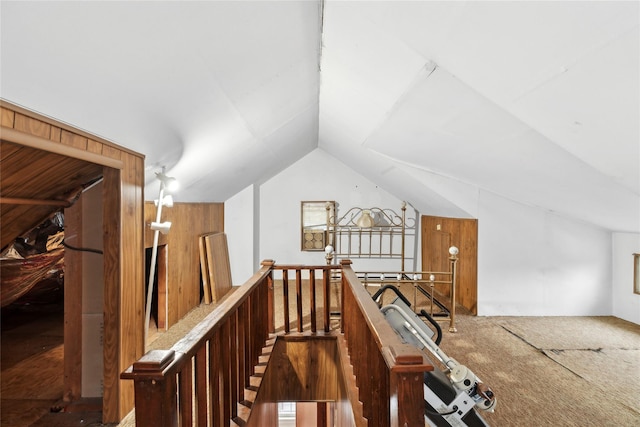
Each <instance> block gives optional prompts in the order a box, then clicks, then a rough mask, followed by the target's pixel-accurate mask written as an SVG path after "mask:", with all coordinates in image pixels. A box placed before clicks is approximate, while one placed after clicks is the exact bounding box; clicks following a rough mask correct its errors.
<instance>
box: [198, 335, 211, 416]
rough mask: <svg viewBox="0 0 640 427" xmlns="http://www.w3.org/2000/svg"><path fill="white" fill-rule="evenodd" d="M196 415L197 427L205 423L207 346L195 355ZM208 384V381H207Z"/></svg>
mask: <svg viewBox="0 0 640 427" xmlns="http://www.w3.org/2000/svg"><path fill="white" fill-rule="evenodd" d="M195 358H196V374H195V376H196V401H195V404H196V413H197V419H198V425H199V426H206V425H208V423H207V346H202V347H200V349H198V352H197V353H196V356H195ZM209 382H210V379H209Z"/></svg>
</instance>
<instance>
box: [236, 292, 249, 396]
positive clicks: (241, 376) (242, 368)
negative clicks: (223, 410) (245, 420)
mask: <svg viewBox="0 0 640 427" xmlns="http://www.w3.org/2000/svg"><path fill="white" fill-rule="evenodd" d="M237 318H238V355H239V357H238V383H239V385H238V398H237V399H238V401H239V402H243V401H244V389H245V388H247V387H248V386H249V383H248V382H247V379H248V376H247V366H246V359H245V353H246V349H247V347H246V343H245V340H246V338H247V337H246V334H245V332H246V325H245V322H246V319H245V305H244V304H241V305H240V307H238V313H237Z"/></svg>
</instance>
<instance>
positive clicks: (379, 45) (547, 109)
mask: <svg viewBox="0 0 640 427" xmlns="http://www.w3.org/2000/svg"><path fill="white" fill-rule="evenodd" d="M639 16H640V8H639V2H637V1H622V2H615V1H602V2H598V1H585V2H579V1H553V2H550V1H531V2H526V1H510V2H508V1H504V2H484V1H470V2H462V1H446V2H444V1H443V2H436V1H410V2H400V1H372V2H367V1H335V0H326V1H268V0H267V1H256V2H249V1H230V2H223V1H209V2H189V1H180V2H56V1H51V2H10V1H4V0H3V1H2V2H1V3H0V19H1V21H0V24H1V30H0V31H1V33H0V36H1V45H0V61H1V63H0V72H1V75H0V96H1V97H2V98H4V99H6V100H8V101H11V102H13V103H16V104H19V105H22V106H24V107H26V108H29V109H32V110H35V111H37V112H39V113H41V114H45V115H48V116H51V117H53V118H55V119H58V120H61V121H64V122H67V123H69V124H71V125H73V126H76V127H79V128H81V129H85V130H87V131H89V132H91V133H94V134H97V135H99V136H101V137H104V138H107V139H109V140H112V141H114V142H116V143H118V144H120V145H123V146H125V147H128V148H131V149H133V150H136V151H138V152H141V153H143V154H145V155H146V165H147V172H148V173H147V176H148V182H149V183H151V182H152V177H153V176H154V174H153V172H155V171H158V170H159V169H160V167H161V166H166V168H167V172H168V174H170V175H173V176H176V177H177V178H178V179H179V180H180V181H181V184H182V190H181V192H180V196H179V200H182V201H224V200H226V199H227V198H229V197H231V196H233V195H234V194H236V193H237V192H238V191H240V190H242V189H243V188H245V187H246V186H247V185H250V184H252V183H261V182H264V181H266V180H268V179H269V178H270V177H272V176H273V175H274V174H276V173H278V172H280V171H282V170H283V169H284V168H286V167H287V166H289V165H291V164H293V163H294V162H296V161H297V160H298V159H300V158H301V157H303V156H304V155H306V154H308V153H309V152H311V151H312V150H314V149H316V148H318V147H320V148H322V149H324V150H326V151H327V152H329V153H330V154H332V155H334V156H335V157H336V158H338V159H340V160H341V161H343V162H344V163H345V164H347V165H348V166H350V167H351V168H353V169H355V170H356V171H358V172H359V173H361V174H362V175H364V176H365V177H367V178H369V179H370V180H372V181H374V182H375V183H376V184H378V185H379V186H381V187H382V188H385V189H386V190H388V191H390V192H392V193H393V194H396V195H397V196H398V197H399V198H402V199H405V200H409V201H411V203H412V204H413V205H414V206H416V207H417V208H418V209H419V210H420V211H421V212H423V213H427V214H429V213H431V214H436V215H438V214H451V215H462V216H465V215H466V216H473V215H474V212H473V208H470V207H469V206H468V205H469V203H468V202H465V197H464V195H469V194H473V193H477V192H480V191H487V192H492V193H495V194H497V195H499V196H502V197H505V198H508V199H511V200H514V201H517V202H520V203H524V204H527V205H532V206H538V207H540V208H542V209H545V210H548V211H553V212H557V213H559V214H561V215H564V216H567V217H570V218H574V219H576V220H580V221H585V222H589V223H592V224H596V225H599V226H602V227H605V228H608V229H611V230H620V231H635V232H640V122H639V116H640V108H639V104H640V85H639V76H640V67H639V51H640V35H639V21H640V18H639ZM467 199H468V197H467Z"/></svg>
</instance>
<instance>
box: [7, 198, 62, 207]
mask: <svg viewBox="0 0 640 427" xmlns="http://www.w3.org/2000/svg"><path fill="white" fill-rule="evenodd" d="M0 203H3V204H6V205H44V206H61V207H63V208H68V207H70V206H71V203H70V202H68V201H66V200H44V199H22V198H18V197H0Z"/></svg>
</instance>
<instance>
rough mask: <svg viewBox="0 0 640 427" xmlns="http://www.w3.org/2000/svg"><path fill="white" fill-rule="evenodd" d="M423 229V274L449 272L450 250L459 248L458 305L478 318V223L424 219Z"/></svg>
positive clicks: (443, 290)
mask: <svg viewBox="0 0 640 427" xmlns="http://www.w3.org/2000/svg"><path fill="white" fill-rule="evenodd" d="M421 227H422V230H421V231H422V270H423V271H449V269H450V267H449V258H448V256H449V247H450V246H456V247H458V249H459V250H460V253H459V254H458V264H457V276H458V277H457V282H458V283H457V287H456V301H457V302H458V303H459V304H460V305H462V306H463V307H465V308H467V309H468V310H470V311H471V312H472V313H473V314H477V312H478V220H476V219H459V218H446V217H438V216H428V215H423V216H422V219H421ZM440 291H441V292H443V293H446V294H448V289H440Z"/></svg>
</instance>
